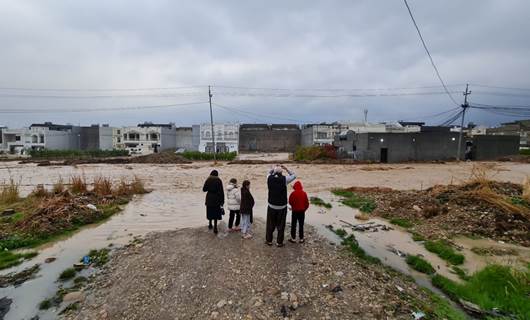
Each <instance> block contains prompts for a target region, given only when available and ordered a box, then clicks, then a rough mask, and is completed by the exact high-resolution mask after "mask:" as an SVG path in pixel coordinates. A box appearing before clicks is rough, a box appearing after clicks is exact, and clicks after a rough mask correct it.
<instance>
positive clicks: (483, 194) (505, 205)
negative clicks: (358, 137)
mask: <svg viewBox="0 0 530 320" xmlns="http://www.w3.org/2000/svg"><path fill="white" fill-rule="evenodd" d="M469 193H470V194H471V195H473V196H474V197H476V198H478V199H480V200H482V201H484V202H487V203H489V204H491V205H493V206H495V207H497V208H499V209H501V210H502V211H504V212H506V213H518V214H522V215H525V214H527V210H525V209H524V208H523V207H521V206H518V205H516V204H513V203H512V202H511V201H510V199H507V198H506V197H504V196H503V195H500V194H498V193H497V192H495V191H493V190H492V189H491V188H490V187H489V185H482V186H481V187H480V188H479V189H477V190H473V191H469Z"/></svg>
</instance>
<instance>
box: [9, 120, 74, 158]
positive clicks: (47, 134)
mask: <svg viewBox="0 0 530 320" xmlns="http://www.w3.org/2000/svg"><path fill="white" fill-rule="evenodd" d="M80 141H81V131H80V128H79V127H77V126H72V125H60V124H54V123H51V122H45V123H42V124H39V123H35V124H32V125H31V126H30V127H29V128H22V129H4V130H2V149H4V150H6V151H7V152H8V153H12V154H24V153H25V152H26V151H27V150H41V149H50V150H71V149H79V146H80Z"/></svg>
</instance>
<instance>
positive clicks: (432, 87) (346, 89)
mask: <svg viewBox="0 0 530 320" xmlns="http://www.w3.org/2000/svg"><path fill="white" fill-rule="evenodd" d="M460 86H462V84H455V85H449V86H448V87H460ZM213 87H214V88H221V89H244V90H262V91H264V90H267V91H327V92H337V91H398V90H421V89H436V88H443V86H419V87H393V88H392V87H389V88H325V89H323V88H271V87H244V86H224V85H216V86H213Z"/></svg>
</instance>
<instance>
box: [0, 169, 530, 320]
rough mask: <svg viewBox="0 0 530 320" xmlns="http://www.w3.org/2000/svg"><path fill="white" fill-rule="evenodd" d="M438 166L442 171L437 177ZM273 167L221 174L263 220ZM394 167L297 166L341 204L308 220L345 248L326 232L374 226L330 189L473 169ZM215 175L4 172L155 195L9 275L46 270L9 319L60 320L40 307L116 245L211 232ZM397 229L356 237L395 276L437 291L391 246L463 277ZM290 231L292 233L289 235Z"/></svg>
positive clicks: (314, 187) (27, 286) (431, 179)
mask: <svg viewBox="0 0 530 320" xmlns="http://www.w3.org/2000/svg"><path fill="white" fill-rule="evenodd" d="M503 165H504V164H503ZM508 165H509V166H510V167H509V169H505V170H504V171H500V174H499V175H498V176H496V178H497V179H501V180H502V179H504V180H512V181H515V179H516V178H515V177H521V176H523V175H521V174H522V173H530V166H528V165H513V164H508ZM506 166H507V165H506ZM434 167H436V170H433V169H434ZM267 168H268V166H266V165H245V166H226V165H224V166H220V168H218V169H220V171H221V177H222V178H223V180H225V181H226V180H228V179H229V178H231V177H238V178H239V179H240V180H242V179H249V180H250V181H251V183H252V185H251V188H252V191H253V194H254V196H255V198H256V200H257V204H256V210H255V212H256V216H257V217H261V218H264V217H265V212H266V203H265V199H266V189H265V188H266V186H265V183H264V179H265V178H264V173H265V171H266V170H267ZM393 168H394V169H393V171H391V173H389V172H388V171H385V172H381V171H363V170H360V169H359V167H352V166H347V167H345V166H340V165H339V166H327V165H321V166H294V169H295V171H297V173H298V175H299V177H301V178H302V180H303V181H304V183H305V185H306V189H307V190H308V192H309V193H310V194H318V195H319V196H320V197H321V198H323V199H325V200H328V201H331V202H333V209H332V210H327V212H325V213H319V211H320V209H319V208H317V207H311V208H310V210H309V212H308V214H307V218H306V221H307V223H309V224H311V225H314V226H316V227H317V228H318V230H319V231H320V232H321V233H322V234H323V235H324V236H327V237H329V239H333V240H334V241H337V238H336V236H335V235H334V234H332V233H331V232H330V231H329V230H327V229H326V228H325V227H324V226H325V225H329V224H331V225H333V226H334V227H342V223H341V222H340V221H339V220H344V221H348V222H350V223H353V224H355V223H363V222H366V221H356V220H355V219H354V214H355V213H356V211H355V210H353V209H351V208H349V207H344V206H341V205H340V204H339V203H338V199H336V198H335V197H334V196H332V195H331V194H330V193H329V192H327V191H324V190H329V189H330V188H333V187H347V186H351V185H366V186H377V185H379V186H389V187H394V188H416V187H419V186H417V185H418V184H421V186H422V187H428V186H430V185H433V184H437V183H448V182H450V181H451V180H453V177H454V176H463V175H464V174H466V172H468V170H469V169H470V167H469V166H468V165H467V164H463V165H460V164H458V165H457V164H451V165H417V166H416V165H415V167H414V168H413V169H410V166H408V167H404V166H400V165H393ZM211 169H212V164H211V163H199V164H195V163H194V164H191V165H143V164H135V165H84V166H79V167H62V166H60V167H59V166H58V167H36V166H34V165H14V164H12V163H4V164H2V165H0V182H1V181H6V180H7V179H9V178H10V177H13V178H14V179H15V181H17V182H19V183H20V184H21V186H22V187H21V189H22V192H23V193H28V192H30V191H31V190H32V189H33V188H34V186H36V185H37V184H45V185H48V186H51V184H52V183H53V182H54V181H56V180H57V179H58V178H59V177H63V178H65V179H68V177H69V176H71V175H74V174H82V175H84V176H85V177H86V178H87V179H88V180H89V181H91V180H92V179H93V178H94V177H97V176H101V175H103V176H106V177H110V178H112V179H115V180H119V179H120V178H122V177H129V178H130V177H132V176H134V175H137V176H139V177H140V178H142V179H143V180H144V181H146V183H147V186H148V187H149V188H152V189H153V192H151V193H149V194H146V195H143V196H141V197H137V198H135V199H134V200H133V201H132V202H131V203H129V204H128V205H127V206H125V208H124V211H123V212H122V213H120V214H117V215H115V216H113V217H112V218H111V219H109V220H108V221H106V222H104V223H102V224H99V225H95V226H89V227H86V228H84V229H83V230H81V231H79V232H78V233H76V234H74V235H73V236H71V237H69V238H67V239H63V240H61V241H57V242H55V243H52V244H49V245H47V246H45V247H42V248H40V250H39V256H37V257H36V258H34V259H33V260H31V261H29V262H25V263H24V264H22V265H20V266H18V267H16V268H12V269H10V270H3V271H2V272H0V273H2V274H5V273H8V272H12V271H18V270H22V269H24V268H26V267H28V266H31V265H33V264H35V263H39V264H41V271H39V273H38V276H37V278H36V279H34V280H30V281H28V282H26V283H24V284H22V285H21V286H19V287H17V288H13V287H9V288H2V289H0V297H3V296H8V297H10V298H11V299H13V304H12V305H11V310H10V312H9V313H8V314H7V316H6V319H30V318H31V317H33V316H34V315H36V314H39V316H40V318H41V319H52V318H54V317H55V314H54V313H53V312H57V311H54V310H52V311H51V312H48V313H39V312H38V310H37V306H38V304H39V302H40V301H42V300H43V299H46V298H49V297H51V296H53V295H54V294H55V292H56V290H57V287H58V283H56V279H57V278H58V276H59V274H60V272H61V271H62V270H64V269H66V268H68V267H70V266H72V264H73V263H75V262H77V261H78V260H79V259H80V258H81V257H82V256H83V255H84V254H86V253H87V252H88V251H89V250H90V249H96V248H102V247H106V246H108V245H109V244H111V243H112V244H118V245H119V244H125V243H127V242H129V241H130V240H131V239H132V238H133V237H134V236H136V235H145V234H146V233H149V232H151V231H166V230H172V229H176V228H182V227H197V226H204V225H205V224H206V219H205V212H204V211H205V210H204V206H203V200H204V195H203V193H202V192H200V188H201V187H202V183H203V182H204V179H205V177H206V176H207V175H208V173H209V171H210V170H211ZM433 172H434V173H433ZM225 220H226V218H225ZM288 221H290V218H288ZM371 221H374V222H376V223H381V224H387V222H385V221H381V220H377V219H373V220H371ZM394 228H395V229H394V230H392V231H388V232H385V231H379V232H375V233H372V232H365V233H362V232H356V233H355V236H356V238H357V239H358V241H359V244H360V245H361V247H362V248H363V249H364V250H366V251H367V252H368V253H369V254H370V255H373V256H376V257H378V258H380V259H381V260H382V261H383V262H384V263H385V264H388V265H390V266H392V267H393V268H395V269H398V270H400V271H402V272H404V273H406V274H410V275H412V276H413V277H414V278H415V279H416V281H417V282H418V283H420V284H422V285H425V286H430V285H429V281H428V278H427V277H425V276H424V275H423V274H420V273H417V272H415V271H413V270H410V269H409V268H408V266H407V265H406V263H405V262H404V259H403V258H402V257H399V256H397V255H396V254H394V253H393V252H391V251H389V250H388V248H389V246H394V247H395V248H396V249H399V250H400V251H402V252H405V253H408V254H422V255H424V256H425V258H426V259H427V260H429V261H430V262H431V263H432V264H433V265H434V266H435V267H436V268H437V269H438V272H440V273H441V274H444V275H446V276H448V277H450V278H453V279H456V276H454V275H453V274H452V273H450V272H449V269H448V268H447V266H446V264H445V262H443V261H442V260H440V259H439V258H438V257H437V256H435V255H433V254H431V253H429V252H427V251H426V250H425V249H424V248H423V246H422V245H421V244H420V243H416V242H414V241H412V239H411V237H410V235H409V234H408V233H407V232H405V231H403V230H401V229H399V228H397V227H394ZM286 231H287V232H289V230H286ZM222 236H223V235H222V234H221V237H222ZM260 240H261V239H259V238H257V239H256V241H260ZM461 245H462V246H464V248H465V249H464V251H465V252H466V255H467V254H468V253H469V252H467V251H466V250H469V249H470V248H471V247H473V246H479V244H465V243H464V242H462V244H461ZM466 246H467V247H466ZM473 255H474V254H473ZM48 257H56V258H57V260H56V261H55V262H53V263H51V264H45V263H44V260H45V259H46V258H48ZM475 258H476V260H480V259H482V260H480V261H483V260H485V259H486V258H484V257H480V256H476V255H474V259H475ZM488 259H489V258H488ZM468 260H469V259H468ZM486 263H487V261H484V262H480V263H475V264H472V265H469V266H467V265H466V266H465V267H466V268H469V270H470V271H474V270H476V268H479V267H480V266H482V265H485V264H486Z"/></svg>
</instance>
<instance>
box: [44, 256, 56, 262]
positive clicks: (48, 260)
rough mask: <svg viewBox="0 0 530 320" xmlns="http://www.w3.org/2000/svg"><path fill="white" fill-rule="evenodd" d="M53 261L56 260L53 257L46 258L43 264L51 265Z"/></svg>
mask: <svg viewBox="0 0 530 320" xmlns="http://www.w3.org/2000/svg"><path fill="white" fill-rule="evenodd" d="M55 260H57V258H55V257H49V258H46V259H45V260H44V263H52V262H54V261H55Z"/></svg>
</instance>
